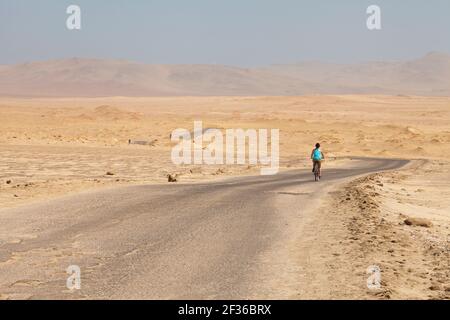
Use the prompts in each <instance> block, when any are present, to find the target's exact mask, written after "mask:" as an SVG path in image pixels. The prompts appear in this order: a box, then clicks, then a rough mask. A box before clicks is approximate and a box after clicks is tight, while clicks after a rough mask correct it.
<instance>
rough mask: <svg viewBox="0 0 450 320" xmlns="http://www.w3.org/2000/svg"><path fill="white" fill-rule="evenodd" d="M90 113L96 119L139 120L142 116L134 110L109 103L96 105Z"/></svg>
mask: <svg viewBox="0 0 450 320" xmlns="http://www.w3.org/2000/svg"><path fill="white" fill-rule="evenodd" d="M92 114H93V116H94V117H95V118H97V119H108V120H139V119H141V118H142V115H141V114H138V113H136V112H128V111H124V110H121V109H119V108H117V107H114V106H109V105H102V106H98V107H96V108H95V109H94V111H93V112H92Z"/></svg>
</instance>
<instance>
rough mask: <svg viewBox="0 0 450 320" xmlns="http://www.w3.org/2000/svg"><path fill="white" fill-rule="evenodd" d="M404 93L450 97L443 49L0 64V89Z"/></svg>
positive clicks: (449, 59)
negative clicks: (261, 61)
mask: <svg viewBox="0 0 450 320" xmlns="http://www.w3.org/2000/svg"><path fill="white" fill-rule="evenodd" d="M306 94H393V95H395V94H405V95H425V96H450V55H449V54H445V53H437V52H433V53H429V54H427V55H426V56H424V57H421V58H419V59H416V60H411V61H405V62H367V63H361V64H333V63H322V62H303V63H298V64H286V65H271V66H267V67H260V68H241V67H232V66H223V65H152V64H144V63H137V62H130V61H126V60H99V59H80V58H73V59H65V60H52V61H45V62H32V63H26V64H19V65H2V66H0V95H3V96H50V97H63V96H71V97H98V96H187V95H189V96H233V95H235V96H261V95H306Z"/></svg>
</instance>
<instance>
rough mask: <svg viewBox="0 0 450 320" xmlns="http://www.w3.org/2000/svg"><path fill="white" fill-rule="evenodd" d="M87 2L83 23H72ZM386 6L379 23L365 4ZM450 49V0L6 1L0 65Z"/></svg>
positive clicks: (280, 59)
mask: <svg viewBox="0 0 450 320" xmlns="http://www.w3.org/2000/svg"><path fill="white" fill-rule="evenodd" d="M71 4H77V5H79V6H80V7H81V10H82V12H81V14H82V15H81V18H82V30H80V31H69V30H68V29H67V28H66V19H67V17H68V15H67V14H66V8H67V7H68V6H69V5H71ZM371 4H377V5H379V6H380V7H381V10H382V11H381V13H382V17H381V18H382V30H380V31H369V30H368V29H367V27H366V19H367V14H366V9H367V7H368V6H369V5H371ZM430 51H440V52H447V53H450V1H449V0H428V1H425V0H370V1H366V0H315V1H313V0H309V1H302V0H153V1H152V0H71V1H66V0H39V1H36V0H28V1H25V0H0V64H11V63H19V62H20V63H21V62H28V61H34V60H47V59H55V58H68V57H92V58H121V59H129V60H135V61H141V62H147V63H207V64H213V63H217V64H229V65H247V66H252V65H265V64H272V63H291V62H298V61H303V60H325V61H330V62H358V61H364V60H386V59H387V60H399V59H411V58H416V57H419V56H422V55H424V54H425V53H427V52H430Z"/></svg>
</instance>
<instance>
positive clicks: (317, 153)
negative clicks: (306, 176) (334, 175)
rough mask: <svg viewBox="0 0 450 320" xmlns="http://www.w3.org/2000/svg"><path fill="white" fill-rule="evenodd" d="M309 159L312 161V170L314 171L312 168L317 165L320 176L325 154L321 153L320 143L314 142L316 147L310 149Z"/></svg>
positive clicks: (320, 175)
mask: <svg viewBox="0 0 450 320" xmlns="http://www.w3.org/2000/svg"><path fill="white" fill-rule="evenodd" d="M311 159H312V161H313V169H312V172H314V169H315V168H316V166H318V170H319V178H320V177H322V172H321V167H322V160H324V159H325V156H324V155H323V152H322V151H321V150H320V143H316V147H315V148H314V149H313V150H312V152H311Z"/></svg>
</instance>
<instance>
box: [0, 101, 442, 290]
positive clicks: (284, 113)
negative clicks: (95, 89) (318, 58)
mask: <svg viewBox="0 0 450 320" xmlns="http://www.w3.org/2000/svg"><path fill="white" fill-rule="evenodd" d="M0 119H1V126H0V160H1V161H0V206H1V208H5V207H13V206H17V205H20V204H24V203H28V202H30V201H38V200H41V199H46V198H50V197H56V196H58V195H62V194H67V193H73V192H78V191H81V190H86V189H90V188H98V187H113V186H116V185H123V184H148V183H167V174H168V173H170V174H178V178H179V181H182V182H189V181H199V180H205V179H217V178H221V177H225V176H234V175H250V174H258V173H259V168H258V167H256V166H247V165H243V166H225V165H224V166H183V167H177V166H175V165H173V164H172V163H171V159H170V150H171V147H172V145H173V144H172V143H171V141H170V133H171V132H172V130H174V129H176V128H186V129H188V130H193V121H194V120H202V121H203V124H204V127H209V128H219V129H225V128H278V129H280V153H281V154H280V164H281V169H282V170H286V169H293V168H305V167H309V166H310V162H309V160H308V158H309V153H310V152H311V149H312V146H313V144H314V143H315V142H317V141H320V142H321V143H322V145H323V151H324V153H325V155H326V156H327V158H328V159H329V161H328V162H327V163H326V167H330V166H339V165H341V162H340V161H339V160H338V159H340V157H346V156H376V157H387V158H389V157H399V158H407V159H415V161H413V162H412V163H411V164H410V165H409V166H408V167H407V168H405V169H404V170H401V171H398V172H388V173H382V174H376V175H372V176H369V177H366V178H362V179H359V180H357V181H356V182H353V183H351V184H348V185H344V186H342V188H339V189H337V190H336V191H335V192H333V193H332V194H331V196H330V197H328V198H327V199H325V200H324V202H323V205H322V208H321V209H320V210H319V211H318V213H317V214H316V215H315V216H314V219H317V221H312V223H316V225H317V223H319V224H320V225H322V226H323V228H321V229H319V230H317V229H314V230H313V229H311V230H305V232H310V235H311V240H312V241H311V242H310V243H311V244H314V246H312V245H310V244H305V245H304V246H303V247H302V248H300V249H301V250H303V251H308V252H309V253H310V254H309V255H307V256H308V257H309V258H308V261H300V263H303V265H308V266H310V267H309V268H308V270H310V272H311V274H310V276H309V277H308V279H310V281H311V282H312V283H313V284H314V281H316V282H317V290H315V291H314V290H313V291H310V292H307V293H304V294H303V295H302V296H300V298H367V299H374V298H375V299H377V298H394V299H397V298H437V299H448V298H450V274H449V261H450V260H449V239H450V200H449V199H450V184H449V183H448V181H449V180H450V161H448V159H449V158H450V147H449V146H450V125H449V123H450V98H443V97H433V98H431V97H414V96H309V97H204V98H194V97H183V98H181V97H180V98H121V97H117V98H55V99H37V98H36V99H19V98H1V99H0ZM129 139H132V140H143V141H147V142H148V144H147V145H129V144H128V140H129ZM108 172H109V173H110V174H107V173H108ZM325 174H326V172H325ZM408 218H423V219H426V220H425V221H424V222H423V221H422V223H419V224H423V225H425V226H418V225H414V224H415V222H416V221H413V225H407V224H405V220H407V219H408ZM419 222H420V221H419ZM311 225H314V224H311ZM317 243H320V244H321V245H320V246H318V245H317ZM299 259H300V258H299ZM370 264H376V265H378V266H379V267H380V269H381V271H382V284H383V286H382V289H381V290H378V291H370V290H367V288H364V286H363V287H361V281H359V280H360V279H354V278H352V279H350V278H348V279H347V278H346V276H344V275H342V276H340V275H339V272H338V271H339V270H342V269H343V268H345V269H346V270H353V271H354V273H355V274H359V275H360V276H361V278H362V279H365V278H367V275H366V274H365V273H364V272H361V266H367V265H370ZM317 270H320V272H317ZM312 271H314V273H312ZM324 279H328V281H329V282H330V279H333V281H331V282H330V283H333V286H332V287H331V288H330V287H327V288H324V287H323V285H322V284H323V281H324ZM355 288H358V290H353V289H355ZM293 298H299V297H293Z"/></svg>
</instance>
